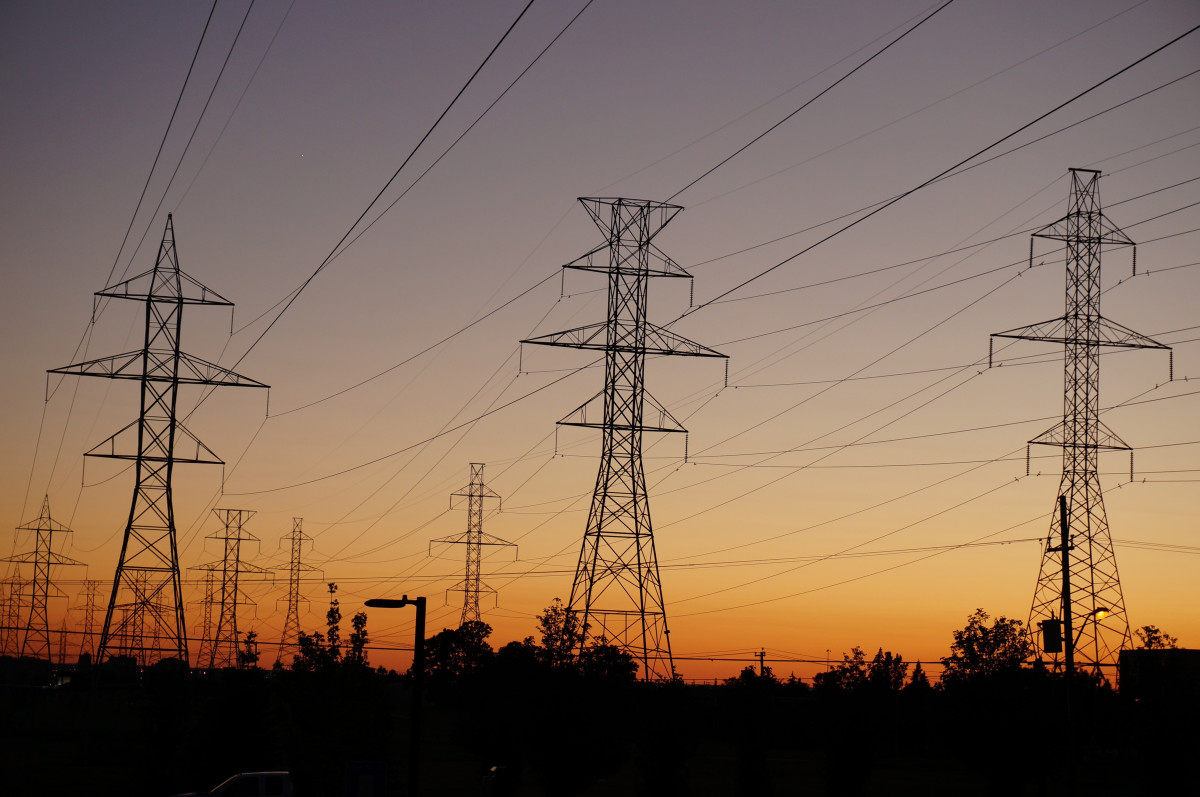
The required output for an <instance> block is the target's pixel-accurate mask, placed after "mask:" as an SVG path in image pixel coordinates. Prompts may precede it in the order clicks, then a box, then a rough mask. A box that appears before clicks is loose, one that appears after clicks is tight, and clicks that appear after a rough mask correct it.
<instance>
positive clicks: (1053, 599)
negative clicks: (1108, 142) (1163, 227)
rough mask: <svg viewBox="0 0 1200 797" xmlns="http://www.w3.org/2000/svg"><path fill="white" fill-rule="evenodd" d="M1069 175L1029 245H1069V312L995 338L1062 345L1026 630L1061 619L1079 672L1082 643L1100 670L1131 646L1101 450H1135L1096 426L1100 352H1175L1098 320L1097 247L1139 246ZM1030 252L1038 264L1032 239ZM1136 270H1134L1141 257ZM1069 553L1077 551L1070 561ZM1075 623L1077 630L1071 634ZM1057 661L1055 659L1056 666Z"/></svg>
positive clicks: (1075, 175) (1089, 187)
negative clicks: (1045, 519) (1043, 528)
mask: <svg viewBox="0 0 1200 797" xmlns="http://www.w3.org/2000/svg"><path fill="white" fill-rule="evenodd" d="M1070 174H1071V191H1070V199H1069V207H1068V212H1067V215H1066V216H1065V217H1063V218H1062V219H1059V220H1058V221H1056V222H1054V223H1053V224H1049V225H1047V226H1045V227H1043V228H1042V229H1040V230H1038V231H1037V232H1035V233H1033V238H1047V239H1051V240H1056V241H1062V242H1064V244H1065V247H1066V273H1067V279H1066V312H1065V313H1064V314H1063V315H1062V316H1059V317H1056V318H1052V319H1050V320H1049V321H1043V322H1042V323H1039V324H1032V325H1030V326H1026V327H1018V328H1017V329H1011V330H1008V331H1007V332H999V333H996V334H994V335H993V336H992V337H993V338H998V337H999V338H1015V339H1018V340H1036V341H1043V342H1049V343H1061V344H1063V348H1064V352H1065V353H1064V372H1065V373H1064V390H1063V396H1064V398H1063V419H1062V421H1061V422H1060V423H1058V424H1056V425H1055V426H1054V427H1053V428H1052V429H1050V430H1048V431H1046V432H1043V433H1042V434H1040V435H1038V436H1037V437H1035V438H1034V439H1032V440H1030V441H1029V442H1030V444H1037V445H1051V446H1057V447H1060V448H1062V450H1063V473H1062V482H1061V485H1060V487H1059V500H1058V502H1057V504H1058V505H1057V506H1056V507H1055V510H1056V511H1055V512H1054V513H1053V514H1052V515H1051V522H1050V533H1049V535H1048V536H1047V538H1046V547H1045V549H1044V552H1043V556H1042V566H1041V572H1040V574H1039V575H1038V581H1037V587H1036V588H1035V590H1034V596H1033V605H1032V608H1031V609H1030V613H1029V627H1030V628H1031V629H1032V628H1035V627H1037V625H1036V624H1039V623H1042V622H1046V621H1050V622H1051V623H1053V622H1054V621H1055V619H1056V610H1057V611H1059V612H1061V617H1062V622H1063V624H1064V626H1065V629H1064V630H1065V637H1066V638H1065V640H1064V641H1065V643H1066V651H1067V653H1066V657H1069V658H1065V660H1064V662H1063V664H1064V665H1065V667H1066V669H1067V670H1068V671H1070V670H1072V669H1073V668H1074V663H1075V662H1074V658H1075V656H1074V654H1075V650H1076V643H1077V642H1079V643H1081V644H1079V645H1078V648H1079V649H1080V650H1082V651H1084V652H1085V655H1087V656H1088V658H1089V659H1090V663H1091V665H1092V667H1093V669H1095V670H1096V671H1097V672H1098V671H1099V667H1100V665H1102V664H1115V663H1116V660H1117V654H1118V652H1119V651H1120V650H1121V648H1122V647H1126V646H1128V644H1129V642H1130V635H1129V618H1128V617H1127V615H1126V614H1125V599H1124V596H1123V595H1122V592H1121V580H1120V576H1119V575H1118V572H1117V560H1116V556H1115V554H1114V551H1113V544H1112V536H1111V534H1110V532H1109V528H1108V518H1107V517H1106V515H1105V512H1104V494H1103V492H1102V490H1101V488H1100V473H1099V460H1100V452H1101V451H1128V450H1130V448H1129V446H1128V445H1126V444H1125V442H1124V441H1123V440H1121V438H1119V437H1118V436H1117V435H1116V434H1115V433H1114V432H1113V431H1112V430H1111V429H1109V428H1108V427H1107V426H1106V425H1105V424H1104V423H1103V422H1101V420H1100V348H1101V347H1102V346H1111V347H1119V348H1126V349H1167V350H1169V347H1168V346H1165V345H1163V344H1162V343H1159V342H1158V341H1156V340H1152V339H1151V338H1148V337H1146V336H1145V335H1142V334H1140V333H1137V332H1134V331H1133V330H1131V329H1128V328H1126V327H1123V326H1121V325H1120V324H1117V323H1116V322H1114V321H1110V320H1108V319H1107V318H1104V317H1103V316H1102V315H1101V314H1100V294H1101V287H1100V252H1101V249H1102V248H1103V247H1105V246H1134V242H1133V241H1132V240H1130V238H1129V237H1128V236H1127V235H1125V233H1124V232H1122V231H1121V230H1120V228H1118V227H1117V226H1116V225H1114V224H1113V223H1112V222H1111V221H1109V220H1108V218H1107V217H1106V216H1105V215H1104V214H1103V213H1102V212H1101V209H1100V191H1099V179H1100V173H1099V172H1097V171H1092V170H1090V169H1071V170H1070ZM1029 253H1030V266H1032V265H1033V241H1032V240H1031V241H1030V248H1029ZM1134 263H1135V264H1136V263H1137V256H1136V250H1135V254H1134ZM1135 273H1136V265H1135ZM1173 370H1174V369H1173V368H1172V371H1173ZM1130 456H1131V460H1130V471H1131V472H1132V469H1133V468H1132V454H1131V455H1130ZM1027 461H1028V460H1027ZM1056 542H1057V543H1058V544H1057V545H1056V544H1055V543H1056ZM1072 550H1076V551H1078V552H1079V553H1078V554H1077V555H1076V556H1074V557H1072V556H1071V551H1072ZM1101 617H1107V618H1109V622H1107V623H1106V624H1105V625H1103V626H1102V625H1101V624H1100V619H1101ZM1089 620H1090V621H1091V623H1090V628H1089V622H1088V621H1089ZM1075 621H1078V623H1079V625H1078V631H1077V632H1075V635H1073V633H1072V629H1073V627H1074V625H1075ZM1034 645H1035V647H1036V649H1037V651H1038V654H1039V656H1040V655H1041V654H1043V653H1045V652H1047V651H1046V650H1045V647H1044V641H1043V640H1042V639H1039V638H1037V635H1036V634H1035V635H1034ZM1057 658H1058V657H1057V655H1055V656H1054V659H1055V662H1056V664H1057Z"/></svg>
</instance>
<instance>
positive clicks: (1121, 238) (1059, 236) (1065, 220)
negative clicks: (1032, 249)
mask: <svg viewBox="0 0 1200 797" xmlns="http://www.w3.org/2000/svg"><path fill="white" fill-rule="evenodd" d="M1097 215H1098V216H1099V219H1098V224H1099V227H1100V234H1099V235H1095V236H1090V235H1089V236H1087V237H1086V238H1085V237H1084V236H1081V235H1080V234H1079V233H1078V232H1071V228H1072V226H1073V225H1072V224H1071V216H1070V215H1068V216H1063V217H1062V218H1061V219H1059V220H1058V221H1056V222H1052V223H1050V224H1047V225H1046V226H1045V227H1043V228H1042V229H1040V230H1038V231H1037V232H1035V233H1033V237H1034V238H1049V239H1051V240H1055V241H1072V240H1075V241H1082V240H1088V241H1094V242H1096V243H1100V244H1103V245H1109V246H1134V242H1133V241H1132V240H1131V239H1130V238H1129V236H1128V235H1126V234H1125V233H1124V232H1122V231H1121V228H1120V227H1118V226H1117V225H1115V224H1113V223H1112V222H1111V221H1109V220H1108V217H1107V216H1105V215H1104V214H1103V213H1100V214H1097Z"/></svg>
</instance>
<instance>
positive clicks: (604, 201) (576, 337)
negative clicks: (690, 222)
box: [522, 198, 725, 680]
mask: <svg viewBox="0 0 1200 797" xmlns="http://www.w3.org/2000/svg"><path fill="white" fill-rule="evenodd" d="M579 201H580V203H581V204H582V205H583V207H584V209H585V210H587V212H588V214H589V215H590V216H591V218H592V221H593V222H595V224H596V226H597V227H598V228H599V229H600V231H601V232H602V233H603V234H604V237H605V242H604V243H603V244H601V245H600V246H598V247H596V248H595V249H593V250H591V251H590V252H588V253H586V254H585V255H583V256H582V257H580V258H579V259H577V260H575V261H574V262H572V263H569V264H567V265H566V266H564V268H573V269H580V270H583V271H596V272H600V273H602V274H607V275H608V314H607V319H606V320H605V321H604V322H602V323H599V324H591V325H588V326H584V327H579V328H577V329H572V330H568V331H566V332H558V333H555V334H552V335H543V336H541V337H537V338H532V339H530V340H526V341H522V342H523V343H538V344H542V345H547V346H566V347H570V348H575V349H589V350H593V351H602V352H604V388H603V390H601V392H600V393H599V394H598V395H597V396H595V397H594V398H593V399H591V400H589V401H588V402H585V403H584V404H583V405H581V406H580V407H579V408H578V409H577V410H575V411H574V412H573V413H571V414H570V415H569V416H567V417H566V418H564V419H563V420H561V421H559V423H560V424H563V425H567V426H585V427H592V428H598V429H600V430H602V436H603V443H602V448H601V455H600V468H599V472H598V473H597V476H596V487H595V492H594V494H593V496H592V504H591V508H590V510H589V512H588V521H587V528H586V529H585V531H584V535H583V544H582V547H581V549H580V552H579V563H578V565H577V567H576V569H575V579H574V582H573V583H572V585H571V598H570V600H569V601H568V604H567V608H568V609H569V610H571V611H576V612H578V613H579V614H580V615H581V620H582V627H583V628H584V635H583V636H584V639H583V642H582V643H581V646H582V645H584V644H587V642H588V640H589V638H591V639H597V640H598V639H604V640H605V641H607V642H608V643H609V644H612V645H615V646H617V647H619V648H621V649H622V650H625V651H627V652H628V653H630V654H632V655H633V657H634V659H635V660H636V661H637V662H639V663H640V664H641V668H642V678H643V679H645V680H662V679H671V678H673V677H674V665H673V662H672V660H671V642H670V637H669V633H670V632H669V631H668V629H667V614H666V606H665V604H664V602H663V594H662V581H661V579H660V577H659V572H658V560H657V558H656V555H655V550H654V532H653V529H652V526H651V523H650V504H649V499H648V496H647V495H646V477H645V473H644V471H643V468H642V433H643V432H684V431H686V430H685V429H684V428H683V427H682V426H681V425H680V424H679V422H678V421H676V420H675V419H674V418H673V417H672V416H671V414H670V413H669V412H667V410H666V409H665V408H664V407H663V406H662V405H660V404H659V403H658V402H656V401H655V400H654V399H653V398H652V397H651V396H650V395H649V394H648V393H646V390H645V376H646V355H647V354H650V355H672V354H673V355H689V356H693V357H724V356H725V355H723V354H720V353H718V352H716V351H713V350H712V349H709V348H707V347H705V346H701V345H700V344H698V343H693V342H692V341H690V340H687V339H685V338H682V337H680V336H679V335H676V334H675V333H673V332H670V331H669V330H666V329H664V328H662V327H659V326H656V325H654V324H651V323H650V322H649V321H647V319H646V305H647V294H648V288H649V283H650V278H651V277H681V278H690V277H691V275H690V274H688V273H687V272H686V271H685V270H684V269H682V268H681V267H680V266H679V265H677V264H676V263H675V262H674V261H672V260H671V259H670V258H669V257H667V256H666V255H665V254H663V253H662V252H661V251H660V250H659V249H658V247H657V246H655V245H654V243H653V239H654V236H655V235H657V234H658V232H659V231H660V230H661V229H662V228H663V227H664V226H666V224H667V223H668V222H669V221H670V220H671V219H672V218H674V216H675V214H677V213H678V212H679V211H680V210H682V208H681V207H679V206H678V205H670V204H666V203H664V202H654V201H649V200H641V199H621V198H590V199H589V198H581V199H580V200H579ZM605 253H607V256H606V255H605ZM597 400H599V401H600V402H601V403H602V416H601V419H599V420H596V419H595V410H594V409H592V420H589V418H588V414H589V409H591V405H593V404H594V402H596V401H597ZM647 404H649V405H650V406H649V410H650V420H647V418H646V415H647V412H646V410H647V406H646V405H647ZM581 649H582V647H581Z"/></svg>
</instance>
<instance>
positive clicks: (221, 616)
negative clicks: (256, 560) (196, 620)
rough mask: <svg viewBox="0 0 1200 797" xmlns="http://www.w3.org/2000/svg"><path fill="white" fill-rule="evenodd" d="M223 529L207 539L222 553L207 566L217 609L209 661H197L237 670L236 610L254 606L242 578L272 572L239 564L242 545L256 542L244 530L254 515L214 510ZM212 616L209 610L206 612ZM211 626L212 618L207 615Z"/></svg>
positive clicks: (212, 602) (211, 665)
mask: <svg viewBox="0 0 1200 797" xmlns="http://www.w3.org/2000/svg"><path fill="white" fill-rule="evenodd" d="M213 514H214V515H216V516H217V518H219V519H220V521H221V525H222V527H223V528H222V529H221V531H218V532H216V533H215V534H210V535H208V539H210V540H219V541H220V542H221V543H222V545H223V547H224V551H225V555H224V556H223V557H222V558H221V561H219V562H214V563H213V564H211V565H206V566H205V567H204V568H203V569H209V570H211V571H212V573H213V583H212V591H213V597H212V599H211V605H215V606H219V607H220V609H219V611H218V612H217V621H216V623H215V624H214V625H213V626H212V636H211V645H209V650H208V654H209V655H208V660H207V661H205V660H204V659H203V658H200V660H199V664H200V665H201V666H203V667H236V666H238V644H239V642H240V638H239V636H238V606H239V605H241V606H246V605H251V606H252V605H253V604H254V602H253V601H252V600H250V598H249V596H247V595H246V594H245V593H244V592H243V591H242V590H241V587H240V586H239V585H240V582H241V577H242V574H244V573H252V574H257V575H265V574H268V573H270V572H271V571H270V570H268V569H266V568H264V567H259V566H258V565H252V564H250V563H248V562H243V561H242V543H244V542H258V538H257V537H255V536H254V535H253V534H251V533H250V532H249V531H247V530H246V523H247V522H248V521H249V520H250V518H252V517H253V516H254V515H255V514H256V513H255V512H254V511H253V510H250V509H214V510H213ZM209 611H210V612H211V606H210V608H209ZM210 622H211V614H210Z"/></svg>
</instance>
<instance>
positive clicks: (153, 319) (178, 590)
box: [50, 215, 266, 664]
mask: <svg viewBox="0 0 1200 797" xmlns="http://www.w3.org/2000/svg"><path fill="white" fill-rule="evenodd" d="M96 296H97V297H100V298H112V299H130V300H133V301H138V302H142V303H143V304H144V305H145V308H146V321H145V336H144V338H143V341H144V342H143V345H142V348H140V349H137V350H135V351H131V352H126V353H124V354H118V355H115V356H112V357H104V358H101V359H98V360H90V361H88V362H82V363H76V364H74V365H68V366H65V367H63V368H55V369H53V370H52V371H50V373H54V374H74V375H77V376H99V377H105V378H107V379H130V380H136V381H138V382H140V384H141V413H140V415H139V416H138V419H137V420H135V421H134V422H133V423H131V424H129V425H128V426H126V427H125V428H124V429H121V430H120V431H119V432H117V433H116V434H114V435H113V436H112V437H110V438H108V439H107V440H105V441H104V442H103V443H101V444H100V445H98V446H96V447H95V448H93V449H92V450H91V451H88V452H87V454H86V455H87V456H95V457H110V458H115V459H126V460H132V461H133V462H134V463H135V471H136V476H135V482H134V490H133V501H132V503H131V505H130V508H129V519H128V521H127V523H126V525H125V534H124V538H123V539H122V542H121V554H120V558H119V560H118V562H117V569H116V573H115V575H114V576H113V586H112V593H111V595H110V597H109V600H108V608H107V610H106V611H105V615H104V627H103V629H102V631H101V633H100V646H99V649H98V650H97V654H96V655H97V660H98V661H103V660H104V659H105V658H106V657H108V656H109V655H111V654H112V650H111V649H110V648H112V647H113V646H114V640H116V639H118V638H119V639H122V640H126V641H127V642H128V645H129V647H127V648H126V652H127V653H128V654H129V655H133V656H134V658H136V659H137V660H138V661H139V662H141V663H143V664H146V663H153V662H154V661H157V660H158V659H161V658H169V657H176V658H178V659H180V660H181V661H184V662H186V661H187V660H188V646H187V633H186V630H185V621H184V604H183V589H182V584H181V582H180V578H179V552H178V549H177V545H176V534H175V509H174V502H173V500H172V497H171V482H172V474H173V471H174V466H175V465H177V464H181V463H208V464H223V463H222V462H221V460H220V459H219V458H218V457H217V456H216V455H215V454H214V453H213V452H212V451H211V450H210V449H209V448H208V447H207V446H205V445H204V444H203V443H201V442H200V440H199V438H197V437H196V436H195V435H193V434H192V433H191V432H189V431H188V430H187V429H186V428H185V427H184V426H183V424H182V422H181V421H180V420H179V418H178V417H177V414H176V409H177V401H178V396H179V388H180V386H181V385H207V386H231V387H266V385H264V384H262V383H261V382H257V381H255V380H253V379H249V378H247V377H244V376H241V375H239V374H236V373H234V372H233V371H230V370H227V369H225V368H222V367H220V366H219V365H215V364H214V363H210V362H207V361H205V360H201V359H200V358H199V357H194V356H192V355H190V354H186V353H184V352H182V351H181V350H180V348H179V345H180V331H181V325H182V320H183V308H184V307H185V306H186V305H216V306H220V307H232V306H233V303H232V302H230V301H229V300H228V299H225V298H224V297H222V296H221V295H220V294H218V293H215V292H214V291H212V290H211V289H209V288H208V287H206V286H204V285H203V284H201V283H200V282H198V281H197V280H196V279H194V278H193V277H190V276H188V275H187V274H185V273H184V272H182V271H180V269H179V258H178V254H177V252H176V248H175V228H174V222H173V220H172V218H171V216H170V215H168V216H167V224H166V229H165V230H164V232H163V238H162V243H161V244H160V245H159V249H158V257H157V259H156V260H155V263H154V267H153V268H151V269H150V270H149V271H146V272H143V273H142V274H139V275H138V276H136V277H133V278H131V279H128V280H126V281H124V282H120V283H117V284H116V285H113V286H111V287H108V288H105V289H104V290H102V291H99V292H97V294H96ZM140 581H144V594H140V593H139V589H138V587H139V582H140ZM147 626H148V628H147ZM142 645H151V646H152V647H139V646H142Z"/></svg>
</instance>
